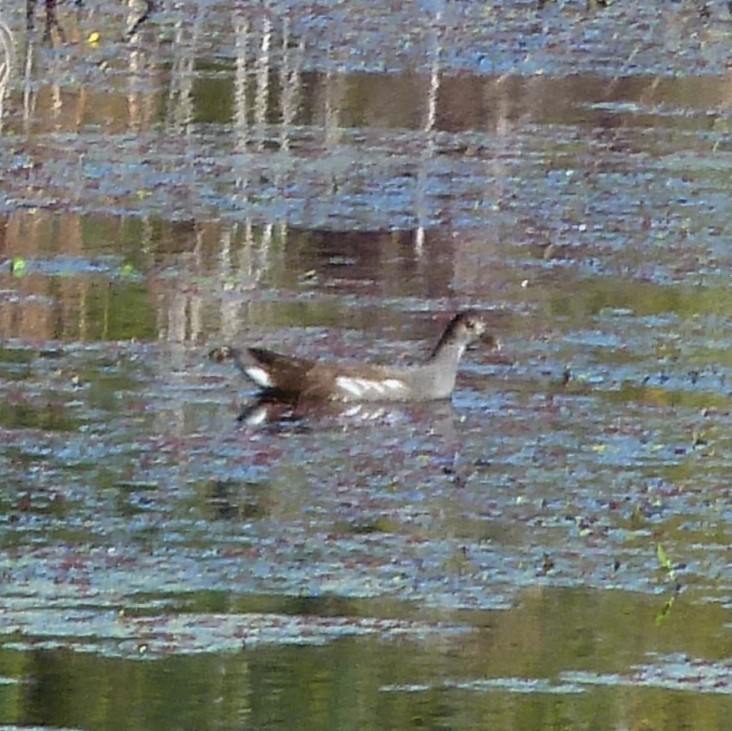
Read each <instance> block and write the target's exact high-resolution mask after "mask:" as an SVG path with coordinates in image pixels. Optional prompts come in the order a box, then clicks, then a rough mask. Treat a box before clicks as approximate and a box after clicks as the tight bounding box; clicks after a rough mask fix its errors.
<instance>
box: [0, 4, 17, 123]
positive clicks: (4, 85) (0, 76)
mask: <svg viewBox="0 0 732 731" xmlns="http://www.w3.org/2000/svg"><path fill="white" fill-rule="evenodd" d="M14 66H15V41H14V38H13V31H11V30H10V28H9V26H8V25H7V23H5V21H4V20H2V19H1V18H0V129H2V122H3V112H4V104H3V103H4V101H5V93H6V91H7V89H8V81H9V80H10V75H11V74H12V73H13V67H14Z"/></svg>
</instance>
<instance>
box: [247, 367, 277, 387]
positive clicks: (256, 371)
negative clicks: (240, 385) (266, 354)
mask: <svg viewBox="0 0 732 731" xmlns="http://www.w3.org/2000/svg"><path fill="white" fill-rule="evenodd" d="M245 370H246V373H247V375H248V376H249V378H251V379H252V380H253V381H254V383H256V384H257V385H258V386H261V387H262V388H272V386H273V385H274V384H273V383H272V379H271V378H270V377H269V373H267V371H265V370H264V368H260V367H259V366H247V367H246V368H245Z"/></svg>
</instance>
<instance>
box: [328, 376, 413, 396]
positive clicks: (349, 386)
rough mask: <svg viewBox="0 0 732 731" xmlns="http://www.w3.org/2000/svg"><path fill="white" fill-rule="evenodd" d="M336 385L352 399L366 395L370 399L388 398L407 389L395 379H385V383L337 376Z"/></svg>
mask: <svg viewBox="0 0 732 731" xmlns="http://www.w3.org/2000/svg"><path fill="white" fill-rule="evenodd" d="M336 384H337V385H338V387H339V388H342V389H343V390H344V391H347V392H348V393H349V395H351V396H353V397H354V398H361V397H362V396H364V395H366V394H368V393H370V394H371V396H372V397H373V396H388V395H389V394H394V393H396V392H399V391H405V390H406V388H407V387H406V386H405V385H404V383H403V382H402V381H399V380H398V379H396V378H387V379H386V380H385V381H371V380H369V379H368V378H351V377H350V376H338V377H337V378H336Z"/></svg>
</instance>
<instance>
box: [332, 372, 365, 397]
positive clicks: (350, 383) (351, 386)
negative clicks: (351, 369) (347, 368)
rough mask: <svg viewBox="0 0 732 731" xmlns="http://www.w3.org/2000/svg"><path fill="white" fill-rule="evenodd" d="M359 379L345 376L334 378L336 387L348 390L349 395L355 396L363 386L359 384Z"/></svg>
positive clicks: (361, 390) (360, 392) (360, 391)
mask: <svg viewBox="0 0 732 731" xmlns="http://www.w3.org/2000/svg"><path fill="white" fill-rule="evenodd" d="M360 381H361V379H360V378H348V377H347V376H338V378H336V383H337V384H338V387H339V388H342V389H343V390H344V391H348V393H350V394H351V396H356V398H358V397H359V396H360V395H361V394H362V393H363V388H362V387H361V386H360V384H359V382H360Z"/></svg>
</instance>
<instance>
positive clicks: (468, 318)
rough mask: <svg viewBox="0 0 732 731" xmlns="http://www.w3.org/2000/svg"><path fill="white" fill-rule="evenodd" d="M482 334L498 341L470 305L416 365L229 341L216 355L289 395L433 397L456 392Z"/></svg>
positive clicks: (277, 392)
mask: <svg viewBox="0 0 732 731" xmlns="http://www.w3.org/2000/svg"><path fill="white" fill-rule="evenodd" d="M477 340H483V341H485V342H487V343H489V344H490V345H492V346H494V347H495V346H496V341H495V340H494V338H493V337H492V336H490V335H487V334H486V324H485V321H484V319H483V317H482V316H481V314H480V313H479V312H476V311H475V310H464V311H463V312H459V313H458V314H457V315H455V317H453V318H452V320H450V323H449V324H448V326H447V327H446V328H445V332H444V333H443V334H442V337H441V338H440V340H439V341H438V343H437V345H436V346H435V347H434V349H433V351H432V353H431V355H430V356H429V357H428V358H427V359H426V360H425V361H424V362H422V363H419V364H415V365H404V366H382V365H374V364H371V363H343V362H326V361H319V360H309V359H306V358H296V357H291V356H289V355H281V354H280V353H274V352H272V351H271V350H264V349H263V348H246V349H245V350H239V349H238V348H232V347H229V346H222V347H220V348H215V349H214V350H212V351H211V353H210V356H211V358H213V359H214V360H216V361H217V362H223V361H226V360H232V361H233V362H234V364H235V365H236V367H237V368H238V369H239V370H240V371H241V372H242V373H243V374H244V375H245V376H246V377H247V378H249V379H250V380H252V381H253V382H254V383H256V384H257V385H258V386H259V387H260V388H262V389H263V390H265V391H267V392H269V393H271V394H274V395H277V396H280V397H283V398H290V399H293V398H294V399H300V398H303V399H316V400H329V401H429V400H432V399H444V398H448V397H449V396H450V394H451V393H452V390H453V388H454V387H455V377H456V375H457V369H458V363H459V362H460V358H461V357H462V355H463V353H464V352H465V350H466V348H467V347H468V346H469V345H470V344H471V343H474V342H475V341H477Z"/></svg>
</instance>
